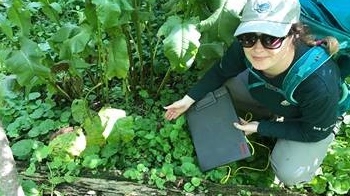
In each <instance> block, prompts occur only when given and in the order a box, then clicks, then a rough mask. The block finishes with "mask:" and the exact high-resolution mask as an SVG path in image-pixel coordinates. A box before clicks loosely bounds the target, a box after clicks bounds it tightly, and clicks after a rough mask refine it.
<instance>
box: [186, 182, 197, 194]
mask: <svg viewBox="0 0 350 196" xmlns="http://www.w3.org/2000/svg"><path fill="white" fill-rule="evenodd" d="M195 189H196V187H194V186H193V185H192V184H191V183H190V182H186V183H185V185H184V190H185V191H186V192H193V191H194V190H195Z"/></svg>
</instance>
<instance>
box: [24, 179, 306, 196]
mask: <svg viewBox="0 0 350 196" xmlns="http://www.w3.org/2000/svg"><path fill="white" fill-rule="evenodd" d="M23 179H27V180H33V181H35V182H37V183H45V182H47V176H45V175H38V176H23ZM204 186H205V187H206V191H203V192H200V193H186V192H184V191H183V190H182V189H181V188H171V187H170V188H169V187H168V188H167V189H165V190H159V189H157V188H155V187H151V186H148V185H146V184H139V183H135V182H130V181H125V180H111V179H102V178H87V177H78V178H77V180H76V181H74V182H72V183H62V184H60V185H58V186H56V187H55V189H54V191H55V192H56V193H57V192H59V193H62V194H63V195H65V196H90V195H91V196H119V195H120V196H152V195H156V196H158V195H159V196H161V195H172V196H180V195H186V196H192V195H193V196H206V195H221V196H226V195H227V196H233V195H254V196H270V195H274V196H278V195H283V196H306V194H301V193H294V192H292V191H290V190H287V189H272V188H261V187H254V186H247V185H220V184H214V183H210V182H206V183H205V185H204ZM44 195H57V194H54V192H45V193H44ZM307 195H308V196H310V194H307Z"/></svg>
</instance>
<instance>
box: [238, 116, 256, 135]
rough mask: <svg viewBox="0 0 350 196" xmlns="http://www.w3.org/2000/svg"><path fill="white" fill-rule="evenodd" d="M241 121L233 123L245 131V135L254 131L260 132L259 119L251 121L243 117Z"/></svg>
mask: <svg viewBox="0 0 350 196" xmlns="http://www.w3.org/2000/svg"><path fill="white" fill-rule="evenodd" d="M240 121H241V123H237V122H235V123H233V125H234V126H235V127H236V128H237V129H239V130H242V131H244V133H245V135H250V134H252V133H256V132H258V125H259V122H258V121H251V122H247V121H245V120H243V119H241V118H240Z"/></svg>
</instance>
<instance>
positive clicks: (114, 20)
mask: <svg viewBox="0 0 350 196" xmlns="http://www.w3.org/2000/svg"><path fill="white" fill-rule="evenodd" d="M92 3H93V4H95V5H96V13H97V17H98V20H99V21H100V23H101V24H102V26H103V27H104V28H106V29H107V28H112V27H115V26H118V25H121V24H125V23H126V22H128V21H129V20H130V18H131V11H133V7H132V6H131V5H130V4H129V2H128V1H124V0H114V1H113V0H92Z"/></svg>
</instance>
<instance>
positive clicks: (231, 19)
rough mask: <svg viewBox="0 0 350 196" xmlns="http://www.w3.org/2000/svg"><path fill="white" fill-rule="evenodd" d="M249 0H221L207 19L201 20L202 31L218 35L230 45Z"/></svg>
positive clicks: (211, 35) (212, 35)
mask: <svg viewBox="0 0 350 196" xmlns="http://www.w3.org/2000/svg"><path fill="white" fill-rule="evenodd" d="M246 2H247V0H235V1H232V0H219V2H218V7H217V8H216V10H215V11H214V13H213V14H212V15H211V16H210V17H208V18H207V19H205V20H203V21H201V22H200V29H201V32H207V33H208V34H210V37H217V38H219V39H220V40H222V41H224V42H225V44H227V45H229V44H231V43H232V41H233V32H234V30H235V29H236V28H237V26H238V24H239V22H240V20H239V14H240V13H241V11H242V9H243V7H244V5H245V3H246Z"/></svg>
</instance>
